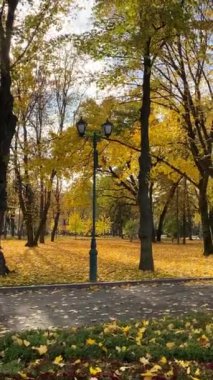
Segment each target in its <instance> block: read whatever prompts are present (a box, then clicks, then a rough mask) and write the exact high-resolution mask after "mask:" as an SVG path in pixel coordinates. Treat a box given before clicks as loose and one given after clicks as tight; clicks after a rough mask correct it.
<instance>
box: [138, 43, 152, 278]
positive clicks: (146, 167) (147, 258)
mask: <svg viewBox="0 0 213 380" xmlns="http://www.w3.org/2000/svg"><path fill="white" fill-rule="evenodd" d="M149 47H150V41H147V43H146V53H145V55H144V76H143V98H142V107H141V115H140V122H141V155H140V158H139V178H138V179H139V193H138V203H139V211H140V226H139V238H140V242H141V246H140V262H139V269H140V270H150V271H154V262H153V255H152V210H151V207H150V199H149V182H150V170H151V159H150V148H149V116H150V104H151V101H150V79H151V58H150V52H149Z"/></svg>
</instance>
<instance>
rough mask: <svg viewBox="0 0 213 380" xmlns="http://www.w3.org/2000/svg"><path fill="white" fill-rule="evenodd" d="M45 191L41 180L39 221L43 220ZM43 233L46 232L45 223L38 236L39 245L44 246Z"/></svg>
mask: <svg viewBox="0 0 213 380" xmlns="http://www.w3.org/2000/svg"><path fill="white" fill-rule="evenodd" d="M45 193H46V189H45V190H44V182H43V179H41V184H40V220H42V218H43V213H44V203H45V195H46V194H45ZM45 232H46V221H45V223H44V224H43V225H42V228H41V232H40V236H39V243H41V244H44V243H45Z"/></svg>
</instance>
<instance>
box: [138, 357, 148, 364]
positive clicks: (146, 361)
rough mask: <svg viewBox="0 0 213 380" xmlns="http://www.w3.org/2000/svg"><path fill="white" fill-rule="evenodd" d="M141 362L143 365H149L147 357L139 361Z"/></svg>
mask: <svg viewBox="0 0 213 380" xmlns="http://www.w3.org/2000/svg"><path fill="white" fill-rule="evenodd" d="M139 362H140V363H141V364H143V365H147V364H149V360H148V359H146V358H145V357H142V358H140V359H139Z"/></svg>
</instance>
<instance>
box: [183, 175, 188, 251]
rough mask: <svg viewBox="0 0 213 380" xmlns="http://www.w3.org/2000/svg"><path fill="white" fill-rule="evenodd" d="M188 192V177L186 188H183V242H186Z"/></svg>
mask: <svg viewBox="0 0 213 380" xmlns="http://www.w3.org/2000/svg"><path fill="white" fill-rule="evenodd" d="M186 194H187V183H186V178H184V189H183V212H182V216H183V218H182V223H183V239H182V243H183V244H186Z"/></svg>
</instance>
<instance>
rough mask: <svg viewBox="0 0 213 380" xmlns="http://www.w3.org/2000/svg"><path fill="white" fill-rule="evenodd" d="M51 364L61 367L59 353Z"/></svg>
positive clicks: (61, 359)
mask: <svg viewBox="0 0 213 380" xmlns="http://www.w3.org/2000/svg"><path fill="white" fill-rule="evenodd" d="M53 364H56V365H58V366H59V367H63V366H64V363H63V357H62V356H61V355H59V356H56V357H55V359H54V360H53Z"/></svg>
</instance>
